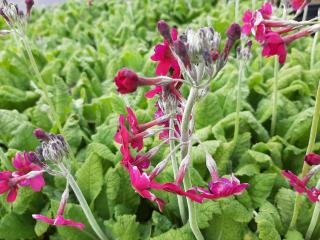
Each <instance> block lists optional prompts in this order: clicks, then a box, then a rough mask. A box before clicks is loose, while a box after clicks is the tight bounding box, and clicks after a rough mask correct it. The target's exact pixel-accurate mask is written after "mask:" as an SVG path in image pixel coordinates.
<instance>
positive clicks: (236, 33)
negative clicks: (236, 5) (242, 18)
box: [226, 23, 241, 41]
mask: <svg viewBox="0 0 320 240" xmlns="http://www.w3.org/2000/svg"><path fill="white" fill-rule="evenodd" d="M226 34H227V36H228V38H229V39H230V40H232V41H237V40H239V39H240V37H241V27H240V25H239V24H237V23H232V24H231V26H230V27H229V28H228V30H227V32H226Z"/></svg>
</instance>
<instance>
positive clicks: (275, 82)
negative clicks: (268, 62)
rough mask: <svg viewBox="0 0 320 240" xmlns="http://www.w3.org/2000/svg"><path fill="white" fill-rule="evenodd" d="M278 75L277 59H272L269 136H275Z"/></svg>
mask: <svg viewBox="0 0 320 240" xmlns="http://www.w3.org/2000/svg"><path fill="white" fill-rule="evenodd" d="M278 75H279V61H278V58H277V57H275V58H274V72H273V76H274V80H273V88H272V117H271V136H274V135H275V131H276V123H277V114H278V111H277V107H278V78H279V77H278Z"/></svg>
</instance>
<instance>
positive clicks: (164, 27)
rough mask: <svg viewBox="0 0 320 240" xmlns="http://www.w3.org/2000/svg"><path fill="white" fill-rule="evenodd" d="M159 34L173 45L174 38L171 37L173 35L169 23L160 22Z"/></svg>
mask: <svg viewBox="0 0 320 240" xmlns="http://www.w3.org/2000/svg"><path fill="white" fill-rule="evenodd" d="M157 27H158V30H159V33H160V34H161V36H162V37H163V38H164V39H165V40H167V41H168V42H169V43H172V37H171V33H170V27H169V25H168V23H166V22H165V21H163V20H160V21H159V22H158V24H157Z"/></svg>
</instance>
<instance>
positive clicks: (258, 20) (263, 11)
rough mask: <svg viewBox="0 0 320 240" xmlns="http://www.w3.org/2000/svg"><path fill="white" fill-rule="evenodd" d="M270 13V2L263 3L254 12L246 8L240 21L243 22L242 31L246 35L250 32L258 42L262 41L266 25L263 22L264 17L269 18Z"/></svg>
mask: <svg viewBox="0 0 320 240" xmlns="http://www.w3.org/2000/svg"><path fill="white" fill-rule="evenodd" d="M271 15H272V5H271V3H265V4H264V5H263V6H262V8H260V9H259V10H257V11H255V12H252V11H250V10H247V11H246V12H245V13H244V15H243V18H242V22H243V23H244V24H243V26H242V32H243V33H244V34H246V35H247V36H249V35H250V34H251V32H252V33H253V35H254V36H255V39H256V40H257V41H258V42H263V41H264V37H265V33H266V30H267V27H266V26H265V24H264V19H269V18H270V17H271Z"/></svg>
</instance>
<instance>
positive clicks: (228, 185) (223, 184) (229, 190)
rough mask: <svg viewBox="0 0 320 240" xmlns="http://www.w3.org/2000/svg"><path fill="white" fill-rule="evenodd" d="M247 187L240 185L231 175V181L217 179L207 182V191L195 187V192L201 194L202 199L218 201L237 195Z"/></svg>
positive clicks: (247, 185) (245, 184) (244, 184)
mask: <svg viewBox="0 0 320 240" xmlns="http://www.w3.org/2000/svg"><path fill="white" fill-rule="evenodd" d="M248 187H249V184H248V183H240V181H239V179H237V178H236V177H235V176H233V175H232V177H231V179H228V178H219V179H217V180H213V181H211V182H209V184H208V190H207V189H204V188H200V187H197V188H196V190H197V191H198V192H200V193H201V196H202V197H203V198H206V199H218V198H224V197H229V196H232V195H239V194H241V193H242V192H243V191H244V190H245V189H246V188H248Z"/></svg>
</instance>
